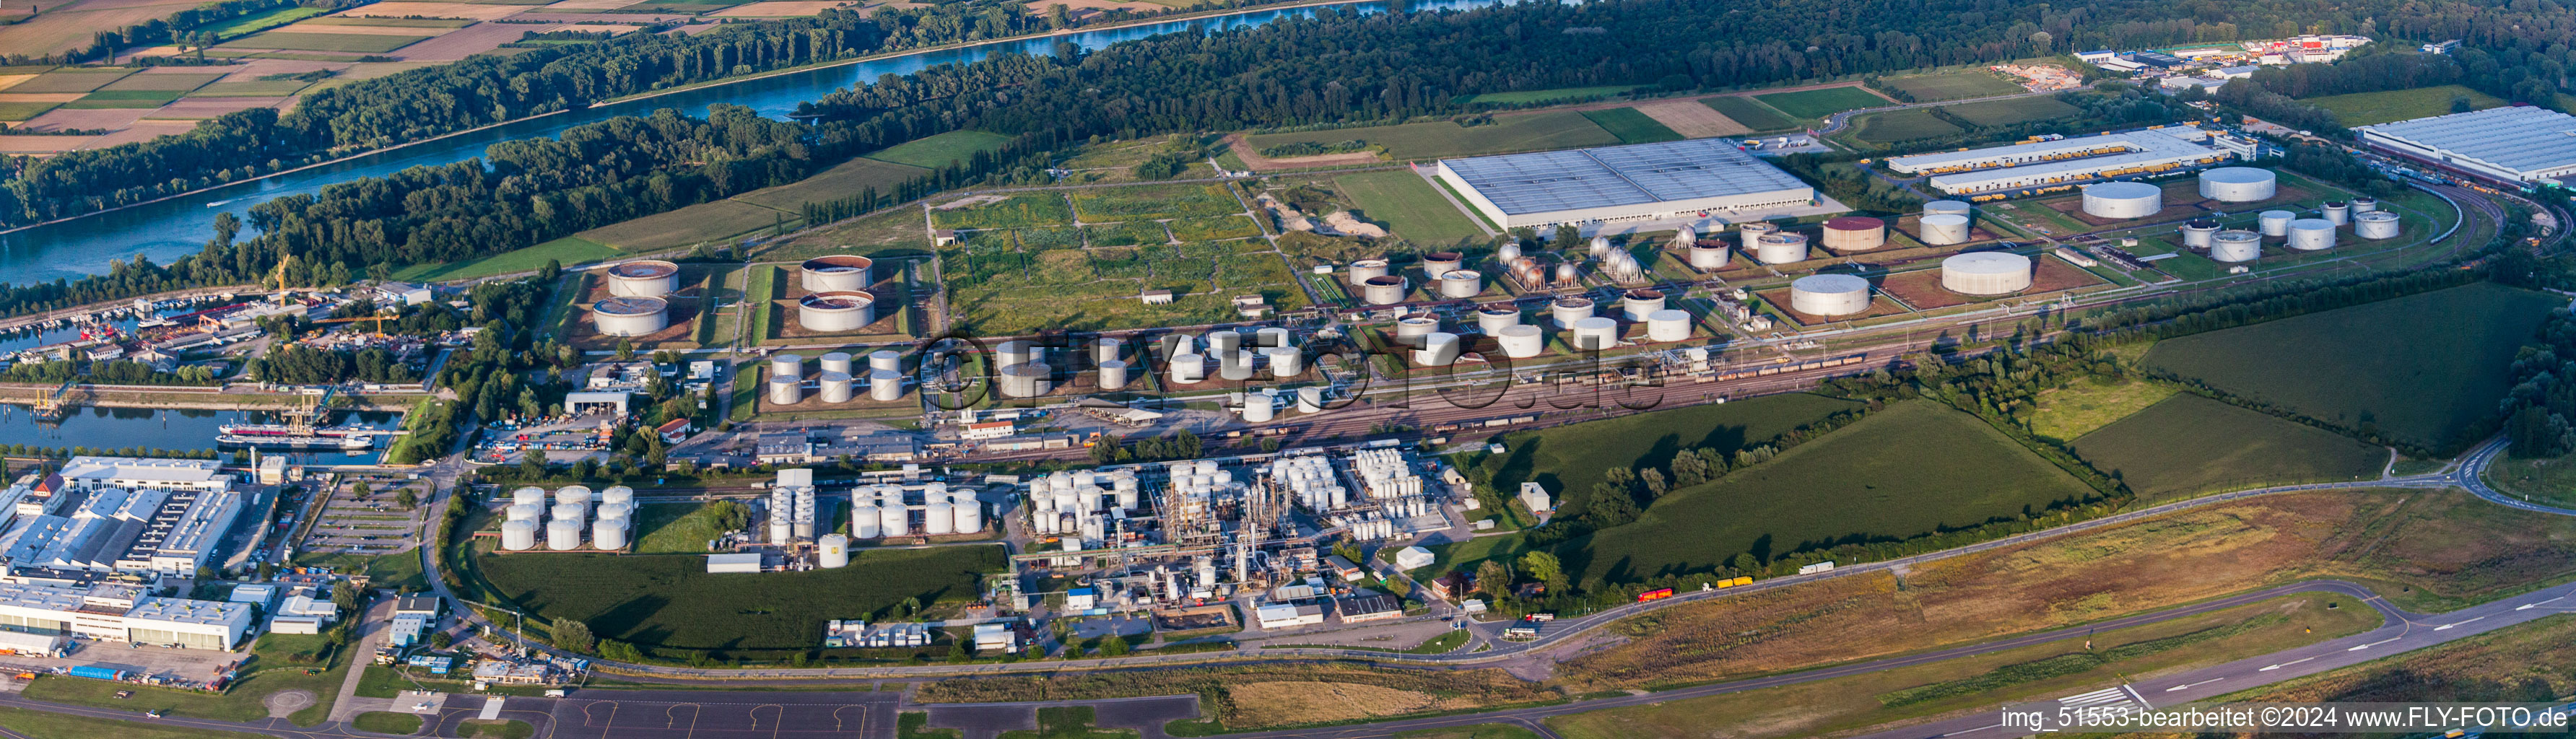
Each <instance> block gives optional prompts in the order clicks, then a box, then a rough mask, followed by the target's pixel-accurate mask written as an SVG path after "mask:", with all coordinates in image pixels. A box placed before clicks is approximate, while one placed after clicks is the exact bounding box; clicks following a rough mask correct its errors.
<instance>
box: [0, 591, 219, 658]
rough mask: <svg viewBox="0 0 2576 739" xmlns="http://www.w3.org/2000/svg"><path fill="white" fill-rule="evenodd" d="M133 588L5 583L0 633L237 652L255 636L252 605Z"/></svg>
mask: <svg viewBox="0 0 2576 739" xmlns="http://www.w3.org/2000/svg"><path fill="white" fill-rule="evenodd" d="M142 593H143V589H142V588H138V587H134V586H131V585H112V584H102V585H94V586H91V587H88V588H62V587H52V586H46V585H19V584H0V630H6V631H14V632H19V633H26V634H38V635H61V634H71V635H76V636H81V637H87V638H90V639H96V640H99V641H107V642H128V643H133V644H149V645H156V646H170V647H180V648H185V649H224V650H228V649H232V648H234V647H235V646H238V645H240V644H241V643H242V641H243V640H244V639H245V638H246V637H248V636H249V634H250V630H251V623H252V622H251V605H250V604H248V603H218V602H215V601H209V600H188V599H185V598H161V597H150V596H145V595H143V594H142Z"/></svg>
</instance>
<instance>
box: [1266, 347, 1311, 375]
mask: <svg viewBox="0 0 2576 739" xmlns="http://www.w3.org/2000/svg"><path fill="white" fill-rule="evenodd" d="M1261 353H1262V355H1263V356H1264V357H1265V358H1267V359H1269V360H1270V376H1271V377H1273V378H1276V379H1281V380H1285V379H1288V378H1291V377H1296V376H1298V375H1302V374H1305V373H1306V355H1305V353H1303V352H1300V351H1298V350H1297V347H1293V346H1274V347H1269V348H1266V349H1263V350H1261Z"/></svg>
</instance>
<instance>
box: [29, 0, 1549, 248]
mask: <svg viewBox="0 0 2576 739" xmlns="http://www.w3.org/2000/svg"><path fill="white" fill-rule="evenodd" d="M1499 2H1501V0H1444V1H1442V2H1422V3H1417V4H1416V7H1417V8H1421V9H1426V10H1430V9H1439V10H1451V9H1467V8H1477V7H1485V6H1489V5H1495V4H1498V3H1499ZM1316 7H1356V8H1358V9H1359V10H1360V11H1361V12H1364V13H1368V12H1380V11H1382V10H1384V9H1385V7H1386V4H1385V2H1383V0H1369V1H1366V2H1353V3H1341V4H1336V5H1332V6H1308V7H1302V8H1281V9H1272V10H1249V11H1244V12H1241V13H1235V14H1231V15H1224V16H1212V17H1203V18H1193V19H1189V20H1178V21H1170V22H1166V23H1156V24H1150V25H1141V26H1131V27H1126V28H1115V29H1104V30H1098V31H1082V32H1076V33H1071V34H1067V35H1063V36H1049V37H1043V38H1034V39H1025V40H1019V41H1001V42H993V43H987V44H982V45H977V46H968V47H950V48H945V49H935V50H929V51H923V52H918V53H913V54H908V55H904V56H898V57H889V58H884V59H876V60H871V61H866V62H860V63H856V64H844V65H840V66H834V67H823V68H817V69H809V70H803V71H798V72H791V73H786V74H779V75H774V76H769V77H762V78H757V79H747V80H742V81H739V82H729V83H724V84H717V85H709V86H705V87H699V88H695V89H690V90H685V91H681V92H674V93H670V94H666V95H659V96H655V97H648V98H641V99H636V100H630V101H626V102H620V103H614V104H609V105H599V106H593V107H590V108H587V109H583V110H576V111H568V112H564V113H557V114H554V115H548V116H539V117H536V118H531V119H527V120H522V121H518V122H515V123H508V124H503V125H499V126H494V127H491V128H486V129H482V130H479V131H474V132H471V133H464V134H458V135H455V136H449V137H446V138H442V139H436V140H432V141H425V142H420V143H416V144H412V145H410V146H405V147H401V148H397V149H391V150H386V151H380V152H376V153H373V154H367V155H363V156H359V157H355V158H352V159H348V160H345V161H341V162H337V163H333V164H329V165H324V166H319V167H314V168H311V169H306V170H301V171H297V172H292V173H287V174H280V175H273V176H270V177H265V178H261V179H257V180H250V181H246V182H238V183H234V184H231V185H227V186H224V187H220V188H216V189H212V190H207V191H205V192H200V193H196V194H193V195H187V196H183V197H177V198H171V199H168V200H163V201H160V202H157V203H152V204H148V205H139V206H135V207H131V208H125V209H122V210H116V211H110V212H107V213H101V214H93V215H89V216H85V217H81V218H76V219H72V220H69V221H63V222H60V223H53V224H49V225H44V226H37V227H34V228H29V229H24V230H20V231H16V232H12V233H7V234H0V275H7V279H5V280H0V281H6V282H13V283H17V284H21V285H24V284H29V283H34V282H41V281H47V280H52V279H54V278H57V277H63V278H73V279H77V278H79V277H81V276H82V275H89V274H99V273H104V272H106V271H107V261H108V260H109V259H115V258H122V259H132V258H134V257H135V256H137V255H141V256H145V257H150V258H151V259H152V261H154V262H158V263H161V264H169V263H170V262H171V261H172V260H175V259H178V258H179V257H180V256H182V255H186V254H192V253H195V252H196V251H197V250H198V249H200V248H202V247H203V246H204V244H205V242H206V240H207V239H211V238H214V228H213V220H214V216H215V214H216V213H217V212H220V211H230V212H232V213H234V214H236V215H245V216H246V215H247V213H248V211H249V210H250V207H251V206H253V205H256V204H258V203H260V202H263V201H266V200H269V199H273V198H279V197H285V196H288V195H299V194H309V193H315V192H320V191H321V190H322V188H323V187H324V186H327V185H331V184H334V183H340V182H348V181H351V180H356V179H360V178H365V177H379V176H383V175H386V174H390V173H393V172H396V171H400V170H402V169H404V168H408V167H416V166H420V165H434V164H447V163H451V162H459V161H464V160H467V159H472V158H475V157H479V156H482V155H483V149H484V148H485V147H487V146H490V145H492V144H494V143H496V142H501V141H510V140H516V139H525V138H534V137H538V136H545V137H554V136H559V135H561V134H562V133H563V131H564V129H567V128H571V127H573V126H578V125H582V124H585V123H595V122H598V121H602V120H606V119H608V118H613V117H616V116H621V115H643V114H646V113H650V112H652V111H654V110H656V109H660V108H678V109H680V110H682V111H684V112H688V113H691V114H703V113H704V112H705V110H706V108H707V106H709V105H713V104H717V103H728V104H733V105H740V106H744V107H748V108H751V109H753V110H755V111H758V112H759V113H760V114H761V115H765V116H770V117H783V116H785V115H786V114H788V113H790V112H793V111H794V110H795V109H796V105H797V104H798V103H801V102H805V101H808V100H815V99H819V98H821V97H823V96H824V95H825V94H827V93H830V92H832V91H834V90H838V89H841V88H845V87H850V86H853V85H860V84H868V83H872V82H874V81H875V80H876V79H877V78H878V77H880V76H883V75H889V74H891V75H898V76H900V75H906V74H911V73H914V72H918V71H921V70H922V69H925V68H928V67H932V66H936V65H941V64H962V63H968V62H974V61H977V60H980V59H983V58H985V57H987V56H990V55H992V54H993V53H994V52H996V51H1011V52H1021V53H1030V54H1050V53H1054V49H1055V44H1056V43H1057V42H1058V41H1071V42H1073V43H1074V44H1077V45H1079V46H1081V47H1082V48H1084V49H1099V48H1101V47H1104V46H1108V45H1110V44H1114V43H1118V42H1120V41H1132V40H1136V39H1141V38H1146V37H1149V36H1154V35H1159V34H1165V33H1176V32H1180V31H1185V30H1189V29H1191V28H1193V27H1199V28H1220V29H1226V30H1232V29H1239V28H1250V27H1254V26H1260V25H1264V24H1268V23H1269V22H1271V21H1274V20H1278V19H1280V18H1283V17H1291V16H1304V15H1306V14H1308V13H1310V12H1312V11H1313V10H1314V8H1316ZM244 221H245V222H247V221H248V219H247V218H244Z"/></svg>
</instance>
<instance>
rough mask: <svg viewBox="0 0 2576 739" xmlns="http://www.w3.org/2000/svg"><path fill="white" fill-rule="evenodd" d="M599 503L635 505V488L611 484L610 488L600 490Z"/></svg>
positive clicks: (604, 504)
mask: <svg viewBox="0 0 2576 739" xmlns="http://www.w3.org/2000/svg"><path fill="white" fill-rule="evenodd" d="M599 504H600V505H603V506H606V505H626V506H633V505H635V489H634V488H630V487H627V486H624V485H610V486H608V489H605V490H601V491H599Z"/></svg>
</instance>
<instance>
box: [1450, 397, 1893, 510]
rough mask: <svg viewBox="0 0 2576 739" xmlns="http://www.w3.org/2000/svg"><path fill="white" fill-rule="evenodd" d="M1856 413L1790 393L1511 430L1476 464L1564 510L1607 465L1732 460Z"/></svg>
mask: <svg viewBox="0 0 2576 739" xmlns="http://www.w3.org/2000/svg"><path fill="white" fill-rule="evenodd" d="M1857 407H1860V406H1859V404H1857V403H1853V402H1851V401H1847V400H1838V399H1834V398H1828V397H1825V396H1822V395H1809V394H1806V393H1792V394H1788V395H1765V396H1761V397H1757V398H1751V399H1748V400H1739V401H1736V402H1733V403H1717V404H1711V405H1694V406H1689V407H1686V408H1675V409H1673V410H1668V411H1656V412H1653V413H1638V414H1633V415H1625V416H1619V417H1616V418H1610V419H1605V420H1600V421H1586V422H1584V423H1577V424H1570V425H1565V426H1558V427H1556V428H1551V429H1545V430H1540V431H1515V432H1512V433H1509V434H1505V435H1503V445H1504V449H1505V450H1506V451H1505V452H1504V453H1503V454H1501V455H1488V456H1484V457H1482V458H1480V459H1479V460H1478V462H1477V464H1478V465H1479V466H1481V467H1484V468H1486V469H1489V470H1492V471H1493V473H1494V489H1495V490H1499V491H1502V493H1503V494H1504V495H1511V494H1514V493H1516V492H1518V491H1519V490H1520V487H1521V483H1524V482H1536V483H1538V484H1540V485H1544V486H1546V487H1547V489H1548V491H1549V493H1550V494H1552V495H1555V496H1557V497H1558V498H1559V499H1560V500H1559V504H1560V507H1568V506H1565V505H1564V504H1566V503H1572V504H1578V505H1579V504H1581V503H1582V502H1583V501H1582V499H1583V498H1584V497H1587V496H1588V495H1589V494H1590V493H1589V491H1591V490H1592V485H1593V483H1597V482H1601V481H1602V479H1603V475H1604V474H1605V473H1607V472H1608V471H1609V469H1610V468H1612V467H1668V466H1670V465H1671V464H1672V461H1673V455H1675V454H1678V453H1680V452H1681V451H1682V450H1685V449H1694V448H1699V447H1708V448H1712V449H1718V450H1722V451H1725V452H1726V453H1728V454H1733V453H1735V450H1738V449H1743V448H1746V447H1750V446H1753V445H1756V444H1764V443H1769V442H1770V441H1771V440H1772V439H1775V438H1779V436H1780V435H1781V434H1785V433H1788V432H1790V431H1792V430H1796V429H1797V428H1798V427H1800V426H1805V425H1807V424H1810V423H1814V422H1816V421H1819V420H1823V419H1824V418H1825V417H1826V416H1830V415H1833V414H1835V413H1837V412H1840V411H1845V410H1850V409H1853V408H1857ZM1568 499H1570V500H1568Z"/></svg>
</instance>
